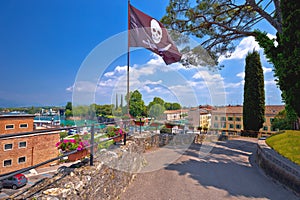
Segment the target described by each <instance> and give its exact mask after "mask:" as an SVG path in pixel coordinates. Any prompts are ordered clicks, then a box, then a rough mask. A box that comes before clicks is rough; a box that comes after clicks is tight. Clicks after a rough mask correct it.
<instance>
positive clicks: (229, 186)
mask: <svg viewBox="0 0 300 200" xmlns="http://www.w3.org/2000/svg"><path fill="white" fill-rule="evenodd" d="M256 142H257V141H256V140H253V139H237V140H230V141H226V142H220V143H217V144H216V145H215V146H214V148H213V150H212V151H211V152H210V153H209V154H208V155H207V156H205V157H202V158H201V157H199V148H200V145H198V144H193V145H192V146H191V148H189V149H188V150H187V151H186V153H185V154H184V155H183V156H181V157H179V158H178V159H177V160H176V161H175V162H174V163H173V164H170V165H168V166H165V167H163V168H160V169H158V170H155V171H149V172H145V173H140V174H138V175H137V177H136V179H135V180H134V181H133V182H132V184H131V185H130V186H129V187H128V188H127V190H126V192H124V193H122V195H121V197H120V199H121V200H185V199H187V200H202V199H203V200H218V199H226V200H227V199H230V200H232V199H242V200H244V199H245V200H246V199H247V200H248V199H251V200H257V199H259V200H262V199H264V200H265V199H271V200H299V199H300V197H297V196H296V195H295V194H294V193H292V192H291V191H289V190H287V189H285V188H284V187H283V186H282V185H281V184H277V183H275V182H273V181H272V179H270V178H269V177H266V176H265V175H264V173H263V172H262V171H261V169H259V168H258V167H257V166H256V164H255V163H254V152H255V150H256ZM159 154H161V155H162V157H164V156H163V155H164V153H163V151H161V152H159ZM146 157H147V156H146ZM149 158H150V160H151V156H150V157H149ZM156 158H157V156H156ZM150 162H153V160H152V161H150ZM150 164H151V163H150Z"/></svg>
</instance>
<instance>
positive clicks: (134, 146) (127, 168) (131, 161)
mask: <svg viewBox="0 0 300 200" xmlns="http://www.w3.org/2000/svg"><path fill="white" fill-rule="evenodd" d="M171 141H173V136H171V135H169V136H163V135H160V134H148V135H147V134H146V135H138V136H132V137H129V138H128V141H127V144H126V146H124V145H113V146H111V147H110V148H109V149H102V150H99V151H98V152H97V153H95V157H94V165H93V166H89V159H86V160H85V161H83V162H81V163H78V164H77V165H74V166H71V167H69V168H62V169H61V170H59V172H58V173H57V174H56V175H55V176H54V177H52V178H46V179H44V180H43V181H41V182H40V183H38V184H36V185H35V186H32V187H31V188H29V189H28V190H27V191H23V192H22V193H18V194H16V195H15V196H12V197H11V198H12V199H70V200H71V199H72V200H76V199H99V200H102V199H103V200H110V199H118V196H119V195H120V194H121V193H122V192H123V191H124V190H125V189H126V187H127V186H128V185H129V183H130V182H131V181H132V180H133V179H134V177H135V174H136V172H139V171H140V170H141V169H142V168H143V167H144V166H145V165H146V161H145V159H144V157H143V153H144V152H145V151H146V150H148V149H151V148H158V147H160V146H162V145H166V144H169V143H170V142H171ZM180 141H183V142H184V140H181V139H180Z"/></svg>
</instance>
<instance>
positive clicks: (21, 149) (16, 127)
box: [0, 114, 60, 174]
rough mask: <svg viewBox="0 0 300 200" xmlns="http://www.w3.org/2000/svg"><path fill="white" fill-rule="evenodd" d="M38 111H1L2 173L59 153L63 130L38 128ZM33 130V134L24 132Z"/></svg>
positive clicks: (36, 162)
mask: <svg viewBox="0 0 300 200" xmlns="http://www.w3.org/2000/svg"><path fill="white" fill-rule="evenodd" d="M34 117H35V116H34V115H28V114H0V136H4V135H5V136H9V137H5V138H0V174H5V173H9V172H12V171H15V170H19V169H22V168H26V167H29V166H33V165H36V164H39V163H42V162H44V161H46V160H49V159H52V158H55V157H57V156H58V153H59V152H58V150H57V148H56V147H55V144H56V143H57V142H58V141H59V139H60V136H59V132H53V131H52V132H43V133H38V132H36V133H35V131H34V123H33V121H34ZM25 132H33V134H30V135H20V133H25Z"/></svg>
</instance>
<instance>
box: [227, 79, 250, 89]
mask: <svg viewBox="0 0 300 200" xmlns="http://www.w3.org/2000/svg"><path fill="white" fill-rule="evenodd" d="M244 84H245V81H244V80H242V81H240V82H238V83H226V84H225V85H224V86H225V88H239V87H241V86H243V85H244Z"/></svg>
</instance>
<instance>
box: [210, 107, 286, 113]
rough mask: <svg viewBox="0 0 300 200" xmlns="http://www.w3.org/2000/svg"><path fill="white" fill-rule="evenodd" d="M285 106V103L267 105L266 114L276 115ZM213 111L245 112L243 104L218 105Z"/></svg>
mask: <svg viewBox="0 0 300 200" xmlns="http://www.w3.org/2000/svg"><path fill="white" fill-rule="evenodd" d="M284 108H285V106H284V105H266V106H265V114H266V115H274V114H275V115H276V114H278V113H279V112H280V111H282V110H283V109H284ZM212 113H215V114H216V113H224V114H225V113H226V114H243V106H224V107H218V108H217V109H216V110H213V111H212Z"/></svg>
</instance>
